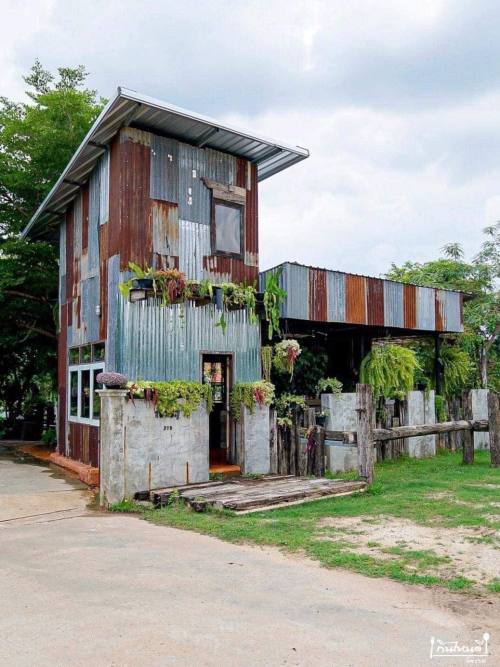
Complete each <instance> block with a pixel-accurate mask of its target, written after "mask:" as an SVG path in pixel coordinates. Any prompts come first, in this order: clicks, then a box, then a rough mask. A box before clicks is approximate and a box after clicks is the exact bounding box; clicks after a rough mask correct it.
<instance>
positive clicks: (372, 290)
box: [366, 278, 384, 326]
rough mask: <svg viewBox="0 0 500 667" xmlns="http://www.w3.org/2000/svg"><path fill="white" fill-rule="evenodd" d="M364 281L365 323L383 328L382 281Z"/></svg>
mask: <svg viewBox="0 0 500 667" xmlns="http://www.w3.org/2000/svg"><path fill="white" fill-rule="evenodd" d="M366 280H367V282H366V310H367V323H368V324H371V325H373V326H384V281H383V280H381V279H380V278H367V279H366Z"/></svg>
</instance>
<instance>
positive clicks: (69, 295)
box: [66, 207, 74, 326]
mask: <svg viewBox="0 0 500 667" xmlns="http://www.w3.org/2000/svg"><path fill="white" fill-rule="evenodd" d="M73 240H74V237H73V207H70V208H69V210H68V212H67V213H66V300H67V302H68V303H69V308H68V325H69V326H71V325H72V308H71V302H72V299H73Z"/></svg>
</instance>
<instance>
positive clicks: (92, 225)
mask: <svg viewBox="0 0 500 667" xmlns="http://www.w3.org/2000/svg"><path fill="white" fill-rule="evenodd" d="M100 204H101V197H100V173H99V163H98V164H97V165H96V167H95V169H94V171H93V172H92V173H91V175H90V180H89V225H88V229H89V249H88V264H87V276H96V275H97V274H98V272H99V215H100V213H99V208H100Z"/></svg>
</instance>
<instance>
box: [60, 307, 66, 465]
mask: <svg viewBox="0 0 500 667" xmlns="http://www.w3.org/2000/svg"><path fill="white" fill-rule="evenodd" d="M67 331H68V306H67V305H66V304H65V303H63V304H61V306H60V330H59V334H58V336H57V386H58V398H59V400H58V406H57V426H58V430H57V451H58V452H59V454H63V455H64V454H65V453H66V392H67V355H68V351H67V348H68V346H67Z"/></svg>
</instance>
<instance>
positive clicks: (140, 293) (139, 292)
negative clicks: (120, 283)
mask: <svg viewBox="0 0 500 667" xmlns="http://www.w3.org/2000/svg"><path fill="white" fill-rule="evenodd" d="M128 298H129V301H130V303H136V302H137V301H145V300H146V299H147V298H148V292H147V290H145V289H141V288H140V287H132V289H131V290H130V292H129V297H128Z"/></svg>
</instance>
